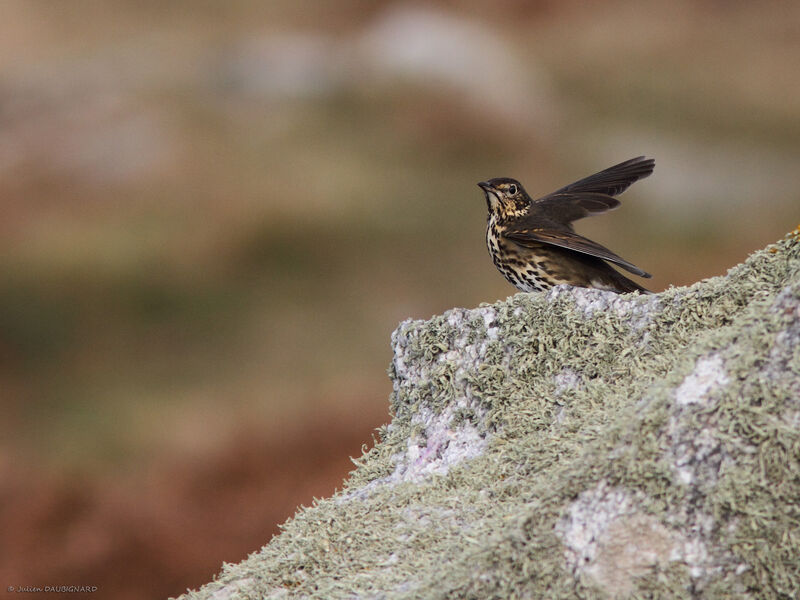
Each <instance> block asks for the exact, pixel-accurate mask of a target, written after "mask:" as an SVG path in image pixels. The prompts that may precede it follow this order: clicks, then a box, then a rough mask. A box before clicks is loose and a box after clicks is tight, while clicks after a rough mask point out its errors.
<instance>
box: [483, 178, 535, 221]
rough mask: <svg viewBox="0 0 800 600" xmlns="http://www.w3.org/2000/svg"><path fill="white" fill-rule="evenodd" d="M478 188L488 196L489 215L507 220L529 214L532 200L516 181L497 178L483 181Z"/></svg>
mask: <svg viewBox="0 0 800 600" xmlns="http://www.w3.org/2000/svg"><path fill="white" fill-rule="evenodd" d="M478 186H479V187H480V188H481V189H482V190H483V193H484V194H486V206H487V207H488V209H489V214H495V215H497V216H498V217H501V218H505V217H511V216H521V215H523V214H525V212H527V210H528V208H529V207H530V204H531V198H530V196H528V193H527V192H526V191H525V188H523V187H522V184H521V183H520V182H519V181H517V180H516V179H511V178H509V177H497V178H495V179H489V180H488V181H481V182H480V183H479V184H478Z"/></svg>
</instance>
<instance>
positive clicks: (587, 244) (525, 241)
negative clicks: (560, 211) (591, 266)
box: [503, 229, 651, 277]
mask: <svg viewBox="0 0 800 600" xmlns="http://www.w3.org/2000/svg"><path fill="white" fill-rule="evenodd" d="M503 235H504V237H506V238H508V239H509V240H511V241H512V242H514V243H516V244H519V245H520V246H523V247H529V248H530V247H532V246H535V245H536V244H550V245H552V246H559V247H561V248H566V249H567V250H572V251H574V252H580V253H581V254H588V255H589V256H596V257H597V258H602V259H603V260H607V261H608V262H612V263H614V264H617V265H619V266H620V267H622V268H623V269H625V270H626V271H630V272H631V273H633V274H634V275H638V276H639V277H651V275H650V273H647V272H645V271H642V270H641V269H640V268H639V267H637V266H636V265H634V264H632V263H629V262H628V261H627V260H625V259H624V258H621V257H620V256H617V255H616V254H614V253H613V252H612V251H611V250H609V249H608V248H606V247H604V246H601V245H600V244H598V243H596V242H593V241H592V240H590V239H588V238H585V237H583V236H581V235H578V234H577V233H574V232H572V231H564V230H556V229H517V230H511V231H507V232H506V233H504V234H503Z"/></svg>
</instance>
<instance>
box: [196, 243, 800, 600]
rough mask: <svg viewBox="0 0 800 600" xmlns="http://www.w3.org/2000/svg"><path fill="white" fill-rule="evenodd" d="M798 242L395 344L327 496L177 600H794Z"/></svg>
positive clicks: (480, 315) (799, 444)
mask: <svg viewBox="0 0 800 600" xmlns="http://www.w3.org/2000/svg"><path fill="white" fill-rule="evenodd" d="M798 235H800V232H798V231H795V232H793V233H792V234H790V235H788V236H787V237H786V238H785V239H784V240H782V241H780V242H779V243H777V244H775V245H773V246H770V247H768V248H767V249H765V250H762V251H760V252H757V253H756V254H754V255H753V256H751V257H750V258H749V259H748V260H747V261H746V262H745V263H744V264H742V265H739V266H737V267H736V268H734V269H732V270H731V271H730V272H729V273H728V274H727V275H726V276H725V277H717V278H713V279H709V280H707V281H703V282H700V283H697V284H695V285H693V286H691V287H689V288H677V289H670V290H667V291H666V292H663V293H661V294H658V295H656V296H638V295H626V296H617V295H614V294H612V293H609V292H602V291H597V290H586V289H574V288H567V287H560V288H556V289H554V290H552V291H551V292H549V293H533V294H517V295H516V296H513V297H511V298H509V299H508V300H506V301H504V302H498V303H497V304H494V305H491V306H488V305H487V306H482V307H480V308H477V309H473V310H464V309H457V310H452V311H449V312H448V313H445V314H444V315H442V316H438V317H434V318H433V319H431V320H429V321H407V322H405V323H403V324H401V325H400V327H399V328H398V329H397V331H396V332H395V333H394V335H393V337H392V343H393V346H394V360H393V363H392V367H391V376H392V379H393V381H394V392H393V394H392V399H391V402H392V408H393V413H394V418H393V420H392V422H391V424H389V425H388V426H386V427H384V428H383V429H382V430H381V434H380V438H381V439H380V442H379V443H378V444H376V446H375V447H374V448H372V449H371V450H369V451H368V452H366V453H365V454H364V456H363V457H361V458H360V459H359V460H358V468H357V469H356V470H355V471H354V472H353V473H352V475H351V477H350V479H349V480H348V481H347V482H346V484H345V487H344V489H343V490H342V491H341V492H339V493H337V494H336V495H335V496H334V497H332V498H329V499H325V500H320V501H318V502H316V503H315V505H314V506H313V507H311V508H306V509H303V510H301V511H300V512H298V514H297V515H296V516H295V517H294V518H293V519H292V520H290V521H289V522H288V523H287V524H286V525H285V526H284V531H283V533H282V534H281V535H280V536H278V537H276V538H275V539H273V540H272V542H271V543H269V544H268V545H267V546H265V547H264V548H263V549H262V550H261V551H259V552H257V553H254V554H253V555H251V556H250V557H249V558H248V559H247V560H245V561H244V562H242V563H240V564H238V565H226V566H225V568H224V570H223V572H222V574H221V575H220V576H219V578H218V579H217V580H216V581H214V582H212V583H210V584H208V585H206V586H205V587H204V588H202V589H201V590H199V591H197V592H191V593H189V594H188V595H186V596H185V598H262V597H263V598H294V597H298V598H306V597H308V598H595V597H611V598H625V597H659V598H665V597H676V598H678V597H708V598H739V597H741V598H747V597H752V598H793V597H797V596H800V241H798Z"/></svg>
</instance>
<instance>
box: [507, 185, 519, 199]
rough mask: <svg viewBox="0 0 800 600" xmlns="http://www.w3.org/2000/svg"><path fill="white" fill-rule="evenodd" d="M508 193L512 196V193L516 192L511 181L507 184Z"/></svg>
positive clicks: (515, 187)
mask: <svg viewBox="0 0 800 600" xmlns="http://www.w3.org/2000/svg"><path fill="white" fill-rule="evenodd" d="M508 193H509V194H511V195H512V196H513V195H514V194H516V193H517V186H516V185H514V184H513V183H512V184H511V185H510V186H508Z"/></svg>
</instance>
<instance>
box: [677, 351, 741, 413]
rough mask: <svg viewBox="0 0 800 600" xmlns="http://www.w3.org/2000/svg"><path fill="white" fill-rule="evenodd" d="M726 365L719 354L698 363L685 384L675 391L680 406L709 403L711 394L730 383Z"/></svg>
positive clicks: (704, 358)
mask: <svg viewBox="0 0 800 600" xmlns="http://www.w3.org/2000/svg"><path fill="white" fill-rule="evenodd" d="M728 381H729V379H728V375H727V374H726V373H725V364H724V363H723V361H722V357H721V356H719V355H718V354H712V355H711V356H706V357H703V358H701V359H700V360H698V361H697V364H696V365H695V367H694V371H692V372H691V373H690V374H689V375H687V376H686V379H684V380H683V383H681V385H680V386H679V387H678V389H676V390H675V399H676V400H677V402H678V404H679V405H680V406H686V405H687V404H696V403H699V402H702V403H703V404H706V403H708V402H709V392H711V391H712V390H714V389H716V388H720V387H722V386H724V385H726V384H727V383H728Z"/></svg>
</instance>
